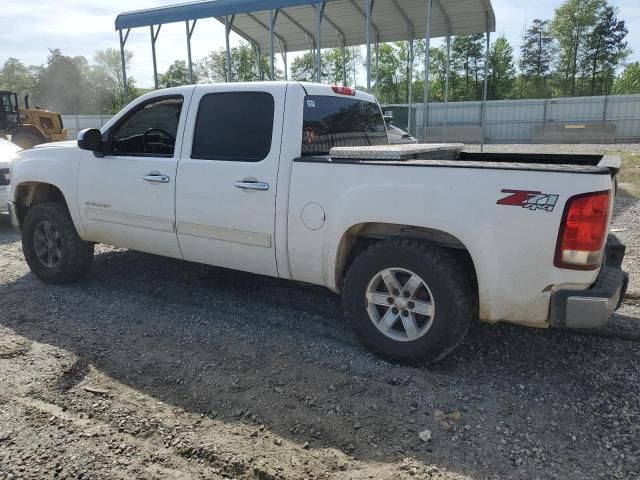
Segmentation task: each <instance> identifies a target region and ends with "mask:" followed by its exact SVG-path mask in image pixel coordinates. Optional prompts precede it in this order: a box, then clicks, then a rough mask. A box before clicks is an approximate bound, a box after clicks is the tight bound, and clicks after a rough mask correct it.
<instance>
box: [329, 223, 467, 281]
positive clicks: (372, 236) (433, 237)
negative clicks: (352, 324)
mask: <svg viewBox="0 0 640 480" xmlns="http://www.w3.org/2000/svg"><path fill="white" fill-rule="evenodd" d="M391 238H411V239H415V240H419V241H421V242H423V243H426V244H429V245H434V246H437V247H440V248H446V249H447V251H449V253H451V254H452V255H454V256H455V257H456V258H457V259H458V261H459V262H460V263H461V265H462V266H463V267H464V269H465V270H466V271H467V272H469V273H470V274H471V277H472V280H473V285H474V287H475V291H476V292H478V280H477V276H476V268H475V265H474V263H473V259H472V258H471V255H470V253H469V250H468V249H467V247H466V246H465V245H464V244H463V243H462V242H461V241H460V240H459V239H458V238H456V237H454V236H453V235H451V234H449V233H447V232H443V231H442V230H436V229H431V228H424V227H416V226H411V225H399V224H391V223H361V224H358V225H354V226H353V227H351V228H349V230H347V231H346V232H345V233H344V235H343V236H342V239H341V240H340V245H339V247H338V254H337V257H336V285H338V288H339V289H340V290H341V289H342V282H343V280H344V277H345V275H346V273H347V270H349V266H350V265H351V263H352V262H353V261H354V260H355V259H356V257H357V256H358V255H360V254H361V253H362V252H363V251H364V250H366V249H367V248H369V247H370V246H371V245H373V244H374V243H377V242H381V241H384V240H388V239H391Z"/></svg>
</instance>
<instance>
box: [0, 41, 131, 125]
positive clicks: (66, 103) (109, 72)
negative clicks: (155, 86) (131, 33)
mask: <svg viewBox="0 0 640 480" xmlns="http://www.w3.org/2000/svg"><path fill="white" fill-rule="evenodd" d="M125 55H126V61H127V63H129V62H130V61H131V58H132V56H133V55H132V54H131V53H130V52H126V54H125ZM94 62H95V63H94V64H93V65H90V64H89V62H88V61H87V59H86V58H85V57H82V56H78V57H69V56H66V55H63V54H62V52H61V51H60V50H59V49H53V50H50V51H49V56H48V57H47V64H46V65H42V66H29V67H27V66H25V65H24V64H23V63H22V62H20V61H19V60H18V59H15V58H10V59H9V60H7V61H6V62H5V64H4V65H3V67H2V69H1V70H0V90H11V91H13V92H16V93H17V94H18V95H19V96H20V97H22V96H24V95H26V94H27V93H28V94H29V95H30V97H31V98H30V103H31V105H41V106H42V107H43V108H47V109H49V110H53V111H57V112H59V113H62V114H96V113H106V114H111V113H116V112H117V111H119V110H120V109H121V108H122V107H123V106H124V104H125V102H124V98H123V92H122V63H121V59H120V52H119V51H117V50H113V49H108V50H100V51H98V52H96V55H95V58H94ZM127 83H128V86H129V98H130V99H131V98H135V96H137V91H136V88H135V81H134V80H133V79H132V78H130V79H128V81H127Z"/></svg>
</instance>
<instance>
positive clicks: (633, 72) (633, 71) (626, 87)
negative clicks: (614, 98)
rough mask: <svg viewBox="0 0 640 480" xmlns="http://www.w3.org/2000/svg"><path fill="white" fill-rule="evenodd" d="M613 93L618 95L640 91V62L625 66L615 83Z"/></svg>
mask: <svg viewBox="0 0 640 480" xmlns="http://www.w3.org/2000/svg"><path fill="white" fill-rule="evenodd" d="M613 93H615V94H617V95H631V94H634V93H640V62H633V63H630V64H629V65H627V66H626V67H625V69H624V70H623V72H622V73H621V74H620V75H619V76H618V78H616V80H615V83H614V84H613Z"/></svg>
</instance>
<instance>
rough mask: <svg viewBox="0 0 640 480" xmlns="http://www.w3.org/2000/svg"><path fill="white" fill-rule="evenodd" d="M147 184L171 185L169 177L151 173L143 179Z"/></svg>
mask: <svg viewBox="0 0 640 480" xmlns="http://www.w3.org/2000/svg"><path fill="white" fill-rule="evenodd" d="M142 178H143V179H144V180H146V181H147V182H158V183H169V175H162V174H160V173H154V172H151V173H149V174H148V175H144V176H143V177H142Z"/></svg>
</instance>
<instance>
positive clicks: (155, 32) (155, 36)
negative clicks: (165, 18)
mask: <svg viewBox="0 0 640 480" xmlns="http://www.w3.org/2000/svg"><path fill="white" fill-rule="evenodd" d="M160 28H162V25H158V29H157V30H155V29H154V28H153V25H149V29H150V30H151V58H152V59H153V84H154V85H155V87H156V90H157V89H158V64H157V62H156V41H157V40H158V35H159V34H160Z"/></svg>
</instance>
